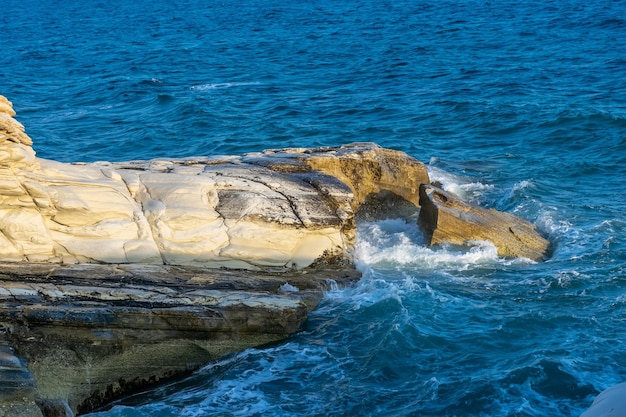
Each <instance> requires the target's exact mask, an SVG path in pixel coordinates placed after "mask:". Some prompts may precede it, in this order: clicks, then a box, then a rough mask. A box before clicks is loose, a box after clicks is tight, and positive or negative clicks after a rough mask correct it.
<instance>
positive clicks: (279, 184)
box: [0, 100, 428, 269]
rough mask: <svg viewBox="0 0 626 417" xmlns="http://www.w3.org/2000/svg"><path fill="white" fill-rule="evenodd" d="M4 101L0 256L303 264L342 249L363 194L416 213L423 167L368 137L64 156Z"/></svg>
mask: <svg viewBox="0 0 626 417" xmlns="http://www.w3.org/2000/svg"><path fill="white" fill-rule="evenodd" d="M7 103H8V101H6V100H4V101H3V107H0V111H4V113H0V114H2V119H0V132H2V133H0V149H2V150H3V152H4V153H3V154H2V155H0V158H1V159H0V164H2V165H0V261H5V262H21V261H28V262H54V263H62V264H75V263H148V264H166V265H201V266H208V267H229V268H249V269H260V268H261V269H262V268H267V267H289V268H291V267H295V268H304V267H307V266H309V265H311V264H312V263H313V262H315V261H328V260H330V259H333V258H338V257H339V258H341V257H344V256H346V254H347V255H348V256H347V258H348V259H349V257H350V256H349V252H350V249H351V247H352V246H353V244H354V238H355V235H354V215H355V212H356V211H358V209H359V207H361V206H362V205H363V203H364V202H365V201H366V200H367V199H368V198H369V197H370V196H376V195H379V194H381V193H383V194H384V193H387V195H394V196H399V198H400V199H405V200H407V201H408V202H409V203H410V204H411V205H412V206H413V209H415V206H416V205H417V204H418V199H417V190H418V187H419V184H421V183H427V182H428V173H427V171H426V168H425V166H424V165H423V164H422V163H420V162H418V161H416V160H415V159H413V158H411V157H409V156H408V155H406V154H404V153H401V152H397V151H392V150H389V149H383V148H381V147H379V146H377V145H375V144H371V143H365V144H351V145H346V146H342V147H337V148H318V149H283V150H269V151H265V152H263V153H251V154H246V155H242V156H232V157H213V158H189V159H184V160H153V161H134V162H128V163H108V162H101V163H92V164H66V163H59V162H55V161H50V160H45V159H39V158H35V154H34V152H33V151H32V148H31V147H30V144H31V143H32V141H30V139H29V138H28V136H26V135H25V133H24V130H23V126H21V125H20V124H19V123H18V122H17V121H15V119H13V117H12V116H13V114H14V113H13V112H12V109H11V106H10V105H9V104H7Z"/></svg>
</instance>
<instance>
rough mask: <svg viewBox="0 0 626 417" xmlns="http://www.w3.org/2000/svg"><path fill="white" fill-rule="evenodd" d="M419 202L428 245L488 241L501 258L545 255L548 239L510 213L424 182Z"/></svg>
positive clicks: (545, 257)
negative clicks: (475, 202) (482, 205)
mask: <svg viewBox="0 0 626 417" xmlns="http://www.w3.org/2000/svg"><path fill="white" fill-rule="evenodd" d="M420 203H421V210H420V214H419V219H418V221H419V223H420V226H421V227H422V229H423V230H424V234H425V238H426V239H425V240H426V243H427V244H429V245H438V244H443V243H450V244H454V245H468V244H471V243H472V242H473V241H489V242H491V243H493V244H494V245H495V247H496V249H497V250H498V255H500V256H503V257H510V258H528V259H532V260H534V261H543V260H545V259H547V257H548V255H549V250H550V242H549V241H548V240H546V239H544V238H543V237H542V236H541V235H540V234H539V232H538V231H537V228H536V226H535V225H534V224H532V223H530V222H528V221H526V220H524V219H521V218H519V217H516V216H513V215H512V214H508V213H503V212H500V211H497V210H493V209H485V208H482V207H478V206H476V205H473V204H469V203H466V202H463V201H462V200H461V199H460V198H458V197H457V196H455V195H454V194H452V193H448V192H446V191H444V190H442V189H440V188H437V187H435V186H432V185H428V184H424V185H422V186H421V188H420Z"/></svg>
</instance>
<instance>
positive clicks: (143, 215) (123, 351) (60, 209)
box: [0, 96, 547, 417]
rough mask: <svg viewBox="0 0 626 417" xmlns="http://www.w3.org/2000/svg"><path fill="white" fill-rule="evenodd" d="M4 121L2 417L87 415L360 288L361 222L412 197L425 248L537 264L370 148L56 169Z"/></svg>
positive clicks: (520, 235)
mask: <svg viewBox="0 0 626 417" xmlns="http://www.w3.org/2000/svg"><path fill="white" fill-rule="evenodd" d="M14 115H15V112H14V111H13V108H12V105H11V103H10V102H9V101H8V100H6V99H5V98H4V97H2V96H0V417H2V416H3V415H7V416H9V415H11V416H20V417H31V416H33V417H35V416H36V417H41V416H42V414H43V415H44V416H70V415H72V414H73V413H83V412H88V411H91V410H92V409H93V408H94V407H97V406H99V405H102V404H104V403H106V402H107V401H109V400H111V399H113V398H115V397H117V396H119V395H122V394H124V393H128V392H130V391H132V390H134V389H138V388H141V387H144V386H146V385H150V384H154V383H156V382H158V381H162V380H164V379H167V378H170V377H173V376H177V375H181V374H184V373H185V372H190V371H192V370H194V369H197V368H198V367H199V366H202V365H203V364H206V363H207V362H209V361H211V360H214V359H216V358H218V357H220V356H222V355H225V354H228V353H232V352H236V351H239V350H242V349H245V348H248V347H253V346H259V345H262V344H264V343H269V342H274V341H277V340H281V339H284V338H285V337H287V336H289V335H290V334H293V332H295V331H296V330H297V329H298V328H299V326H300V325H301V324H302V322H303V321H304V320H305V319H306V316H307V313H308V312H309V311H310V310H311V309H313V308H315V306H316V305H317V303H318V302H319V300H320V298H321V296H322V291H323V290H324V289H325V288H327V287H328V285H330V284H329V283H331V282H334V283H337V284H339V285H345V284H346V283H348V282H352V281H354V280H356V279H358V277H359V274H358V272H356V271H355V269H354V268H353V263H352V262H353V259H352V249H353V247H354V243H355V239H356V236H355V230H356V229H355V219H357V218H359V216H361V217H360V218H366V219H371V218H378V217H394V216H399V215H401V216H405V217H412V216H415V215H416V213H417V212H418V210H419V206H420V204H422V205H423V207H422V209H421V211H420V224H421V225H422V227H423V228H424V229H425V231H426V234H427V237H428V240H429V243H431V244H436V243H441V242H450V243H455V244H465V243H466V242H467V241H468V240H491V241H493V242H494V244H496V246H497V247H498V250H499V253H500V254H501V255H503V256H524V257H529V258H531V259H542V258H543V257H544V256H545V254H546V249H545V248H544V246H545V245H547V242H546V241H545V240H544V239H543V238H540V236H538V234H536V230H535V229H534V226H532V225H530V224H527V222H524V221H522V220H521V219H518V218H516V217H514V216H511V215H507V214H505V213H498V212H495V211H494V210H483V209H480V208H477V207H473V206H468V205H466V204H464V203H462V202H460V200H457V199H456V198H455V197H454V196H452V195H447V194H446V193H445V192H443V191H441V190H437V189H435V188H433V187H431V186H430V185H428V184H429V182H430V181H429V177H428V173H427V171H426V168H425V166H424V165H423V164H422V163H421V162H419V161H417V160H415V159H414V158H411V157H409V156H408V155H406V154H404V153H402V152H398V151H393V150H389V149H383V148H381V147H379V146H378V145H375V144H372V143H355V144H350V145H344V146H340V147H329V148H317V149H281V150H268V151H265V152H259V153H249V154H245V155H241V156H228V157H198V158H187V159H177V160H151V161H131V162H123V163H110V162H99V163H90V164H85V163H74V164H66V163H60V162H55V161H51V160H45V159H40V158H36V156H35V152H34V151H33V149H32V146H31V145H32V141H31V139H30V138H29V137H28V136H27V135H26V133H25V132H24V127H23V126H22V125H21V124H20V123H19V122H17V121H16V120H15V119H14V118H13V116H14ZM520 242H521V243H522V244H520ZM224 267H225V268H229V269H220V268H224ZM16 410H18V411H19V413H18V411H16ZM3 413H4V414H3Z"/></svg>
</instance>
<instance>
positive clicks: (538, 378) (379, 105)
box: [0, 0, 626, 417]
mask: <svg viewBox="0 0 626 417" xmlns="http://www.w3.org/2000/svg"><path fill="white" fill-rule="evenodd" d="M1 9H2V12H1V13H0V39H1V44H0V45H1V49H2V53H0V94H3V95H5V96H7V97H8V98H9V99H10V100H11V101H12V102H13V105H14V108H15V110H16V111H17V116H16V118H17V119H18V120H19V121H20V122H21V123H23V124H24V126H25V127H26V132H27V133H28V134H29V135H30V136H31V137H32V138H33V141H34V145H33V146H34V149H35V151H36V152H37V156H39V157H41V158H48V159H55V160H59V161H73V162H77V161H86V162H90V161H102V160H108V161H124V160H136V159H152V158H180V157H186V156H198V155H232V154H240V153H244V152H253V151H261V150H264V149H272V148H273V149H275V148H284V147H318V146H337V145H341V144H345V143H351V142H376V143H378V144H379V145H381V146H384V147H388V148H392V149H397V150H400V151H404V152H406V153H408V154H409V155H411V156H413V157H415V158H417V159H419V160H420V161H422V162H424V163H425V164H426V165H427V167H428V170H429V172H430V175H431V178H432V179H433V180H434V181H438V182H439V183H441V184H442V186H443V187H444V188H445V189H446V190H449V191H451V192H454V193H457V194H458V195H459V196H461V197H462V198H464V199H465V200H467V201H470V202H473V203H476V204H480V205H481V206H484V207H489V208H495V209H497V210H501V211H505V212H509V213H512V214H515V215H517V216H520V217H522V218H525V219H527V220H529V221H531V222H533V223H535V224H536V225H537V227H538V228H539V229H540V230H541V232H542V233H543V234H545V236H547V237H548V239H549V240H550V241H551V242H552V244H553V254H552V256H551V258H550V259H548V260H547V261H546V262H540V263H536V262H532V261H530V260H525V259H504V258H500V257H498V256H497V254H496V251H495V249H494V248H493V246H491V245H489V244H487V243H477V244H476V245H475V246H473V247H471V248H469V249H466V250H461V249H459V248H453V247H445V246H443V247H434V248H427V247H425V246H424V244H423V243H424V242H423V241H424V239H423V235H422V233H421V232H420V230H419V228H418V227H417V226H416V223H415V221H412V220H402V219H397V218H393V216H390V218H387V219H382V220H378V221H370V222H365V221H364V222H361V223H359V225H358V242H357V247H356V263H357V266H358V268H359V269H360V270H361V272H362V274H363V275H362V278H361V279H360V281H358V282H357V283H355V284H354V285H353V286H350V287H348V288H333V289H331V290H329V291H328V292H327V293H326V294H325V296H324V298H323V300H322V302H321V304H320V305H319V307H318V308H317V309H316V310H315V311H313V312H312V313H311V314H310V316H309V318H308V320H307V321H306V323H305V324H304V325H303V327H302V328H301V330H300V331H299V332H298V333H297V334H295V335H293V336H292V337H290V338H289V339H287V340H285V341H283V342H280V343H277V344H273V345H270V346H260V347H257V348H254V349H247V350H245V351H243V352H240V353H237V354H234V355H231V356H228V357H225V358H222V359H220V360H218V361H216V362H214V363H210V364H207V366H206V367H204V368H202V369H200V370H198V371H197V372H195V373H194V374H193V375H191V376H189V377H187V378H185V379H182V380H177V381H173V382H170V383H168V384H166V385H162V386H158V387H155V388H154V389H151V390H148V391H145V392H141V393H138V394H136V395H133V396H130V397H126V398H123V399H120V400H118V401H116V402H115V403H113V404H111V405H109V406H108V407H106V408H103V409H102V410H100V411H98V412H95V413H93V414H90V416H91V417H152V416H159V417H163V416H165V417H169V416H171V417H174V416H184V417H205V416H311V417H312V416H458V417H466V416H516V417H517V416H519V417H521V416H563V417H566V416H567V417H570V416H579V415H580V414H581V413H582V412H583V411H584V410H585V409H587V408H588V407H589V406H590V404H591V402H592V401H593V399H594V397H595V396H596V395H597V394H598V393H599V392H600V391H602V390H604V389H606V388H608V387H610V386H612V385H614V384H617V383H620V382H624V381H626V215H625V214H624V213H625V212H626V184H625V181H626V2H622V1H613V0H594V1H582V0H543V1H519V0H516V1H513V0H500V1H496V0H455V1H451V0H394V1H389V0H344V1H337V0H288V1H285V0H281V1H277V0H237V1H233V0H203V1H201V0H180V1H167V0H150V1H145V0H134V1H127V0H82V1H76V0H2V1H1Z"/></svg>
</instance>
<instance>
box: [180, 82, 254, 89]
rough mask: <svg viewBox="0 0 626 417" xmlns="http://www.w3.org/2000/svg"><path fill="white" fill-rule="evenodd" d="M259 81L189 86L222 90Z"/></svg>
mask: <svg viewBox="0 0 626 417" xmlns="http://www.w3.org/2000/svg"><path fill="white" fill-rule="evenodd" d="M260 84H261V83H260V82H255V81H249V82H229V83H209V84H199V85H194V86H192V87H190V89H191V90H195V91H207V90H223V89H225V88H231V87H245V86H250V85H260Z"/></svg>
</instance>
